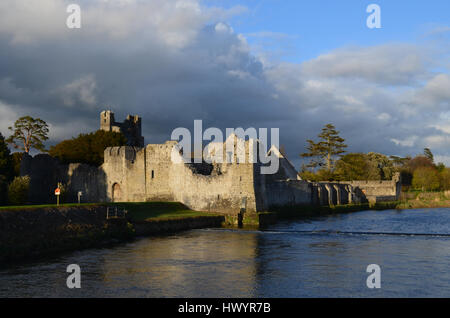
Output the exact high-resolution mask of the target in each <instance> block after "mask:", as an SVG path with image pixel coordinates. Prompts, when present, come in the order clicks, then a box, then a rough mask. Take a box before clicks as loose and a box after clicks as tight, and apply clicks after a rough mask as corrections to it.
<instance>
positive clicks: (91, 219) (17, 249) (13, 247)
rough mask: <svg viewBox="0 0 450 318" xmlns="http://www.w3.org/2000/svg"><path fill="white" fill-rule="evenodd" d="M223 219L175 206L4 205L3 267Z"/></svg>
mask: <svg viewBox="0 0 450 318" xmlns="http://www.w3.org/2000/svg"><path fill="white" fill-rule="evenodd" d="M116 207H117V208H118V210H119V211H123V210H126V211H127V213H126V214H125V215H123V214H122V215H123V216H124V217H115V213H112V212H113V211H115V208H116ZM108 208H109V216H110V218H107V215H108ZM111 215H112V216H113V217H111ZM223 221H224V217H223V216H220V215H215V214H211V213H206V212H198V211H192V210H189V209H187V208H186V207H185V206H184V205H182V204H180V203H174V202H145V203H120V204H82V205H78V204H66V205H61V206H59V207H56V206H54V205H53V206H52V205H39V206H21V207H19V206H14V207H1V208H0V264H6V263H8V262H16V261H20V260H24V259H35V258H40V257H45V256H49V255H55V254H59V253H63V252H68V251H73V250H79V249H84V248H91V247H102V246H107V245H111V244H116V243H119V242H126V241H130V240H133V239H134V238H135V237H136V236H139V235H157V234H163V233H172V232H177V231H182V230H189V229H194V228H202V227H220V226H221V224H222V222H223Z"/></svg>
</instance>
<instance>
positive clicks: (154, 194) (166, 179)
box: [145, 141, 181, 201]
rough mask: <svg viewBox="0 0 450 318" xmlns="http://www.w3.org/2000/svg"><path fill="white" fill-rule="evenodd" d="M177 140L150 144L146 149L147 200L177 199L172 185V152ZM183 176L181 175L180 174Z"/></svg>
mask: <svg viewBox="0 0 450 318" xmlns="http://www.w3.org/2000/svg"><path fill="white" fill-rule="evenodd" d="M175 144H176V142H173V141H168V142H166V143H164V144H150V145H147V147H146V148H145V149H146V175H147V177H146V189H147V193H146V200H148V201H176V200H175V199H174V193H173V189H172V188H171V185H170V183H171V182H170V180H171V173H172V168H173V167H172V165H173V164H172V160H171V152H172V148H173V146H174V145H175ZM180 177H181V176H180Z"/></svg>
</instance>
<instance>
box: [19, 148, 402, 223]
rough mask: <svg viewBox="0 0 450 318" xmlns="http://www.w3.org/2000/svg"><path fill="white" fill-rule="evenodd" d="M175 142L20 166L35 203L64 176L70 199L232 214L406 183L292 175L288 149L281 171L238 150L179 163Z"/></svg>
mask: <svg viewBox="0 0 450 318" xmlns="http://www.w3.org/2000/svg"><path fill="white" fill-rule="evenodd" d="M176 144H177V142H175V141H168V142H166V143H164V144H150V145H147V146H146V147H145V148H139V147H131V146H123V147H111V148H107V149H106V150H105V154H104V156H105V160H104V163H103V165H102V166H101V167H98V168H97V167H92V166H89V165H84V164H70V165H65V164H61V163H59V161H58V160H57V159H55V158H52V157H50V156H48V155H37V156H35V157H34V158H32V157H31V156H29V155H25V156H24V159H23V162H22V167H21V174H22V175H29V176H30V177H31V184H30V191H29V198H30V202H31V203H52V202H54V201H55V196H54V189H55V188H56V185H57V183H58V182H62V183H63V184H65V186H66V193H65V194H64V197H63V202H76V201H77V193H78V191H82V192H83V196H82V202H102V201H108V202H111V201H112V202H144V201H178V202H181V203H183V204H185V205H186V206H188V207H189V208H191V209H194V210H199V211H214V212H223V213H230V214H236V213H237V212H239V211H240V209H241V208H243V207H245V208H246V211H247V212H249V213H252V212H256V211H267V210H269V209H270V208H271V207H274V206H286V205H287V206H295V205H337V204H349V203H360V202H367V201H370V202H379V201H392V200H397V199H398V197H399V194H400V191H401V183H400V178H399V176H396V177H395V178H394V179H393V180H391V181H351V182H318V183H313V182H308V181H304V180H293V179H291V177H293V176H294V175H293V171H295V170H294V169H293V167H291V165H290V163H289V161H288V160H287V159H286V158H284V157H282V158H280V169H279V171H278V172H277V173H276V174H274V175H262V174H261V173H260V169H261V165H260V164H259V163H239V162H238V160H236V157H233V158H232V160H231V161H230V162H225V163H214V162H213V163H205V162H204V163H200V164H186V163H182V162H181V163H174V162H172V160H171V155H172V149H173V147H174V146H176ZM246 155H248V152H247V154H246ZM180 156H181V155H180Z"/></svg>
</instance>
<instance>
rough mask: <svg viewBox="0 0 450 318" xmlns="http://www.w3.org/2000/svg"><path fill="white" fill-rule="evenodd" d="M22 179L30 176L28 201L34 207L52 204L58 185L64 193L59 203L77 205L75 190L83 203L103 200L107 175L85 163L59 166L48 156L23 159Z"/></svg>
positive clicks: (54, 159)
mask: <svg viewBox="0 0 450 318" xmlns="http://www.w3.org/2000/svg"><path fill="white" fill-rule="evenodd" d="M20 174H21V176H26V175H28V176H29V177H30V188H29V192H28V201H29V203H33V204H45V203H55V202H56V197H55V195H54V191H55V189H56V187H57V185H58V182H61V183H62V184H63V185H64V188H65V191H64V192H63V193H62V195H61V202H65V203H72V202H78V195H77V194H78V191H81V192H82V193H83V195H82V198H81V201H82V202H103V201H105V200H106V196H105V194H106V182H105V179H106V176H105V173H104V171H103V170H102V169H100V168H97V167H94V166H90V165H86V164H79V163H77V164H62V163H60V162H59V160H58V159H56V158H53V157H51V156H49V155H47V154H39V155H36V156H34V157H31V156H30V155H28V154H25V155H24V157H23V159H22V164H21V170H20Z"/></svg>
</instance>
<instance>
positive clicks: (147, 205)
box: [0, 202, 215, 222]
mask: <svg viewBox="0 0 450 318" xmlns="http://www.w3.org/2000/svg"><path fill="white" fill-rule="evenodd" d="M95 206H110V207H119V208H121V209H125V210H127V211H128V217H129V219H130V221H133V222H141V221H152V220H170V219H182V218H192V217H199V216H211V215H215V214H212V213H209V212H201V211H193V210H190V209H189V208H188V207H186V206H185V205H183V204H181V203H178V202H136V203H135V202H123V203H81V204H78V203H65V204H61V205H60V206H59V207H57V206H56V204H42V205H20V206H2V207H0V212H2V211H24V210H27V211H30V210H40V209H45V208H60V209H64V208H70V207H95Z"/></svg>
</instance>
